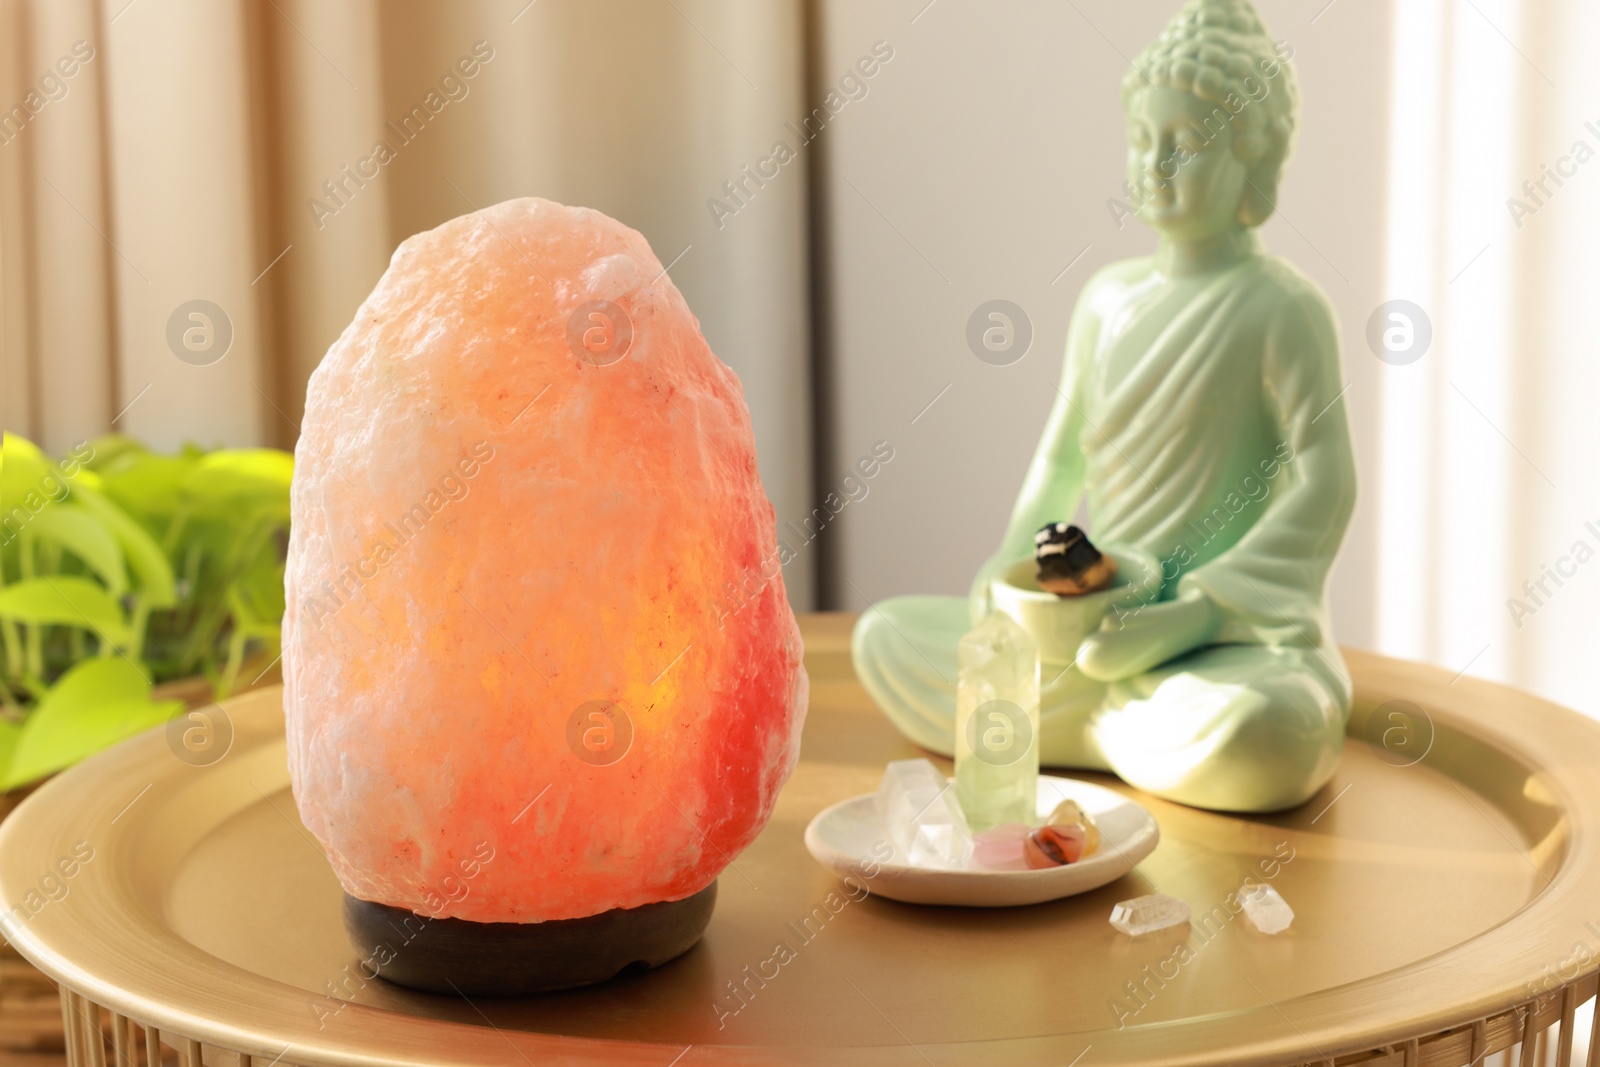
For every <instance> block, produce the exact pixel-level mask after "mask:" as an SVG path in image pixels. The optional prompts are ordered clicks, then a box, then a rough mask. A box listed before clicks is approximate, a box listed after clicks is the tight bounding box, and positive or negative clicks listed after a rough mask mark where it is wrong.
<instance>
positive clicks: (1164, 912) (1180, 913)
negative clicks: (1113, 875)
mask: <svg viewBox="0 0 1600 1067" xmlns="http://www.w3.org/2000/svg"><path fill="white" fill-rule="evenodd" d="M1188 921H1189V905H1188V904H1187V903H1185V902H1184V901H1181V900H1178V899H1177V898H1176V897H1169V896H1167V895H1165V894H1163V893H1151V894H1149V895H1147V896H1142V897H1134V898H1133V899H1132V900H1124V901H1123V902H1122V903H1120V904H1118V905H1117V906H1116V907H1114V908H1112V909H1111V925H1112V926H1115V927H1116V928H1117V929H1118V930H1121V931H1122V932H1123V933H1125V934H1127V935H1129V936H1130V937H1138V936H1139V935H1140V934H1148V933H1154V932H1155V931H1157V930H1165V929H1166V928H1167V927H1169V926H1179V925H1181V924H1183V923H1186V922H1188Z"/></svg>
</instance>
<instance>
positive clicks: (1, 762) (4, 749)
mask: <svg viewBox="0 0 1600 1067" xmlns="http://www.w3.org/2000/svg"><path fill="white" fill-rule="evenodd" d="M21 737H22V724H21V723H16V722H12V721H11V720H10V719H0V782H3V781H4V780H5V776H6V773H7V772H8V771H9V770H10V769H11V758H12V756H14V755H15V754H16V751H17V741H18V740H19V739H20V738H21Z"/></svg>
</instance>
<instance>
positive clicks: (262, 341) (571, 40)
mask: <svg viewBox="0 0 1600 1067" xmlns="http://www.w3.org/2000/svg"><path fill="white" fill-rule="evenodd" d="M803 36H804V34H803V14H802V6H801V0H762V2H761V3H758V4H757V3H748V2H743V0H584V2H582V3H577V2H566V0H532V2H530V0H452V2H450V3H438V2H430V0H382V2H379V0H131V2H130V0H101V2H97V0H0V108H5V109H7V110H6V111H5V113H4V114H3V115H0V338H3V346H4V347H3V354H0V359H3V363H0V371H3V374H0V422H3V424H4V426H5V427H6V428H7V429H11V430H15V431H18V432H21V433H24V434H26V435H29V436H31V437H34V438H36V439H38V440H39V441H40V442H41V443H42V444H43V445H44V446H46V447H47V448H48V449H50V450H64V449H66V448H68V447H70V445H71V444H72V443H73V442H75V441H77V440H80V439H83V438H87V437H92V436H94V435H96V434H100V433H104V432H105V431H106V430H107V429H108V428H114V429H117V430H120V431H124V432H127V433H131V434H135V435H137V436H139V437H141V438H143V439H145V440H147V441H149V442H151V443H153V444H154V445H157V446H159V447H163V448H173V447H176V446H178V445H180V444H181V443H183V442H184V441H191V440H192V441H197V442H200V443H202V444H224V443H225V444H253V443H268V444H275V445H280V446H285V447H288V446H290V445H292V444H293V442H294V439H295V436H296V433H297V430H296V426H297V422H298V419H299V417H300V410H301V404H302V400H303V396H304V388H305V381H306V377H307V376H308V375H309V374H310V372H311V370H312V368H313V367H315V366H316V364H317V362H318V360H319V359H320V358H321V356H322V353H323V352H324V351H325V350H326V348H327V346H328V345H329V344H330V343H331V342H332V341H333V340H334V338H336V337H337V336H338V334H339V332H340V330H342V329H343V327H344V326H345V324H346V323H348V322H349V320H350V318H351V316H352V315H353V313H354V311H355V309H356V307H357V305H358V304H359V303H360V301H361V299H362V298H363V297H364V296H365V295H366V293H367V292H368V291H369V290H370V288H371V287H372V285H373V283H374V282H375V281H376V280H377V278H378V276H379V275H380V274H381V273H382V271H383V269H384V267H385V265H386V263H387V261H388V257H389V255H390V253H391V252H392V251H393V249H394V247H395V245H396V244H398V243H399V241H400V240H401V239H403V238H404V237H405V236H407V235H409V234H411V233H414V232H416V231H418V230H421V229H425V228H428V227H431V226H434V225H437V224H438V223H440V222H442V221H444V220H445V219H448V218H451V217H453V216H456V215H460V214H464V213H466V212H469V211H472V210H473V209H475V208H478V207H482V206H485V205H487V204H492V203H495V202H497V201H499V200H503V199H507V198H510V197H515V196H524V195H540V196H545V197H548V198H551V199H555V200H560V201H563V202H567V203H581V204H586V205H588V206H591V207H595V208H598V209H600V210H602V211H605V212H607V213H608V214H611V215H613V216H615V217H617V218H619V219H621V220H622V221H624V222H626V223H628V224H629V225H632V226H634V227H635V228H637V229H639V230H640V231H641V232H643V233H644V234H645V236H646V237H647V238H649V240H650V242H651V244H652V245H653V246H654V248H655V250H656V253H657V255H659V256H660V258H661V260H662V262H663V263H670V264H671V274H672V277H673V279H674V281H675V282H676V283H677V285H678V286H679V288H680V289H682V290H683V292H684V294H685V296H686V297H687V299H688V301H689V304H690V306H692V307H693V308H694V309H695V311H696V313H697V314H698V315H699V317H700V319H701V323H702V326H703V327H704V329H705V332H706V336H707V338H708V339H709V341H710V342H711V346H712V348H713V349H714V350H715V351H716V352H717V354H718V355H719V356H721V358H722V359H723V360H724V361H726V362H727V363H728V364H730V365H731V366H732V367H733V368H734V369H735V370H736V371H737V372H738V373H739V375H740V377H741V379H742V380H743V382H744V386H745V392H746V397H747V399H748V400H749V403H750V408H751V412H752V415H753V418H754V422H755V427H756V436H757V448H758V451H759V454H760V459H761V465H762V475H763V479H764V481H765V483H766V485H767V488H768V492H769V494H770V495H771V496H772V498H773V502H774V504H775V506H776V507H777V509H778V514H779V518H780V520H782V519H785V518H792V519H796V520H799V519H800V518H802V517H803V516H804V515H805V514H807V513H808V511H809V510H810V508H811V503H812V502H811V499H810V498H811V495H812V489H811V446H812V429H811V428H812V414H811V411H812V408H811V389H810V380H811V378H810V370H809V351H810V338H809V312H808V310H807V288H808V275H807V269H808V268H807V236H806V202H807V194H806V173H805V167H806V161H805V160H803V159H802V160H799V161H798V162H796V163H794V164H790V165H788V166H785V167H784V168H783V170H782V172H781V173H780V174H779V176H778V177H777V178H776V179H774V180H772V181H769V182H767V183H766V184H765V185H763V186H761V187H759V188H756V187H754V186H750V185H748V184H747V188H750V189H753V190H754V193H753V195H751V196H749V197H747V199H746V203H745V204H744V205H743V206H741V207H740V210H739V211H738V214H737V216H736V217H728V216H726V215H723V216H722V217H721V218H719V217H718V215H717V213H714V212H713V211H712V210H711V208H710V205H709V203H708V202H709V201H710V200H712V198H714V197H719V196H720V197H721V198H722V199H723V200H724V202H726V201H727V197H726V194H725V193H724V191H723V183H724V182H726V181H729V180H738V179H739V178H740V177H741V168H742V167H743V166H744V165H746V164H752V165H753V164H754V163H755V162H756V161H757V160H759V159H761V158H762V157H764V156H767V155H768V154H769V153H770V151H771V147H772V144H773V142H774V141H776V140H778V139H779V138H780V137H781V136H783V132H784V123H785V122H787V121H792V120H794V119H795V118H796V116H799V115H801V114H803V108H802V106H801V101H802V99H803V97H804V57H803V43H804V42H803ZM379 141H384V142H386V143H387V144H388V145H389V147H390V149H391V150H392V152H389V153H381V154H380V153H376V152H375V147H376V145H377V143H378V142H379ZM380 155H381V156H382V158H379V157H380ZM391 155H392V158H389V157H390V156H391ZM191 301H207V302H209V304H210V305H215V308H217V309H220V315H221V317H220V318H219V317H218V316H217V314H215V313H214V312H212V311H210V310H209V309H208V308H206V307H201V314H202V315H204V316H205V318H204V319H198V320H197V319H191V318H189V317H188V316H189V312H190V311H191V310H193V309H192V308H188V307H186V305H188V304H189V303H190V302H191ZM175 313H176V314H177V320H178V321H177V329H178V335H179V337H180V338H181V337H182V334H183V331H184V330H185V329H189V328H191V327H196V328H200V329H201V330H202V333H200V334H198V335H194V344H195V346H196V347H195V349H193V350H189V352H188V358H179V357H178V356H177V355H175V354H174V345H173V344H172V343H171V340H170V339H169V332H170V331H169V328H170V327H171V325H172V322H173V320H174V316H175ZM213 319H215V320H216V321H212V320H213ZM206 331H210V332H206ZM227 332H231V345H230V347H229V348H228V350H227V352H226V354H225V355H223V356H222V357H221V358H218V359H213V358H212V357H213V356H215V354H216V348H215V346H216V345H218V344H219V343H220V342H219V341H218V338H220V337H222V336H224V335H225V334H226V333H227ZM208 345H209V346H211V347H207V346H208ZM178 347H179V348H182V347H183V345H182V344H181V343H180V344H179V345H178ZM812 567H813V560H812V559H811V558H810V557H809V556H802V557H801V558H799V559H797V560H795V562H794V563H793V564H792V565H791V567H790V568H789V570H788V571H787V572H786V577H787V580H788V582H789V585H790V589H791V596H792V597H793V598H794V599H795V601H796V603H797V606H809V604H810V603H811V589H812V586H813V581H814V579H813V574H812Z"/></svg>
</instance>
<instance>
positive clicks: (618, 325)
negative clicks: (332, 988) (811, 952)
mask: <svg viewBox="0 0 1600 1067" xmlns="http://www.w3.org/2000/svg"><path fill="white" fill-rule="evenodd" d="M575 338H576V339H577V340H575ZM624 342H625V343H624ZM292 514H293V533H292V535H291V539H290V546H289V560H288V568H287V580H286V586H287V604H288V610H287V613H286V617H285V619H284V655H283V664H284V675H285V688H284V707H285V713H286V717H287V728H288V758H289V770H290V774H291V779H292V782H293V785H294V790H295V798H296V802H297V804H298V807H299V810H300V815H301V818H302V819H303V820H304V822H305V826H306V828H307V829H308V830H309V831H310V832H311V833H312V834H314V835H315V836H316V838H317V839H318V840H319V841H320V842H321V843H322V845H323V847H324V848H325V850H326V852H327V855H328V858H329V860H330V861H331V863H332V866H333V868H334V872H335V874H336V875H337V876H338V879H339V881H340V883H341V885H342V886H343V888H344V889H345V891H346V892H347V893H349V894H350V895H351V896H354V897H357V898H360V899H362V900H367V901H372V902H375V903H380V904H388V905H391V906H395V907H402V908H409V909H410V910H412V911H415V912H419V913H424V914H430V915H440V916H444V917H451V918H460V919H467V920H473V921H477V922H522V923H532V922H540V921H544V920H556V919H569V918H580V917H583V916H589V915H596V914H599V913H602V912H606V911H608V910H611V909H614V908H632V907H637V906H640V905H644V904H650V903H655V902H663V901H674V900H681V899H683V898H685V897H689V896H692V895H693V894H695V893H697V892H699V891H700V890H702V889H704V888H706V887H707V886H708V885H710V884H711V882H712V881H713V880H715V878H716V877H717V875H718V873H719V872H721V871H722V870H723V868H724V867H725V866H726V865H727V864H728V863H729V862H730V859H731V858H732V857H736V856H737V855H738V854H739V852H740V851H741V850H743V849H744V848H745V847H746V846H747V845H749V844H750V842H751V841H752V840H753V839H754V838H755V836H756V834H757V833H758V832H759V831H760V830H761V827H762V826H763V824H764V823H765V822H766V821H767V818H768V816H769V815H770V814H771V812H772V808H773V804H774V802H775V800H776V798H777V795H778V790H779V788H780V787H781V786H782V785H783V783H784V781H785V780H786V779H787V778H788V776H789V773H790V771H791V770H792V769H793V768H794V765H795V761H796V759H797V758H798V755H799V738H800V730H801V725H802V720H803V719H804V715H805V706H806V676H805V671H804V669H803V668H802V666H801V643H800V635H799V630H798V628H797V627H796V624H795V619H794V616H793V614H792V612H791V611H790V610H789V604H788V599H787V597H786V595H785V592H784V583H783V574H782V571H781V568H780V567H779V558H778V551H777V547H778V546H777V536H776V529H775V524H774V516H773V508H772V505H771V504H770V503H769V502H768V500H767V497H766V495H765V494H764V493H763V491H762V488H761V482H760V479H759V476H758V473H757V469H756V453H755V439H754V437H753V434H752V432H751V426H750V414H749V410H748V409H747V407H746V406H745V401H744V394H743V391H742V389H741V388H740V385H739V381H738V379H737V378H736V377H735V376H734V373H733V371H731V370H730V369H729V368H728V367H727V366H725V365H724V364H723V363H722V362H721V361H720V360H718V359H717V357H716V356H715V355H714V354H713V353H712V351H711V349H710V348H709V347H708V346H707V344H706V341H705V338H704V337H703V336H702V335H701V333H700V328H699V324H698V323H697V322H696V320H695V317H694V315H693V313H692V312H691V311H690V309H689V307H688V305H687V304H686V303H685V302H684V299H683V296H682V295H681V294H680V293H679V292H678V289H677V287H676V286H675V285H674V284H673V280H672V278H671V277H670V276H669V275H667V274H666V273H665V271H664V270H663V269H662V264H661V262H660V261H659V260H658V259H657V258H656V256H655V254H654V253H653V252H652V251H651V250H650V246H649V244H648V243H647V242H646V241H645V239H644V238H643V237H642V236H641V235H640V234H638V233H637V232H635V231H634V230H632V229H629V228H628V227H626V226H624V225H622V224H621V223H619V222H617V221H615V220H613V219H611V218H608V217H606V216H605V215H603V214H601V213H599V212H597V211H591V210H588V209H585V208H570V207H564V206H562V205H560V204H555V203H551V202H549V201H546V200H538V199H519V200H511V201H508V202H506V203H503V204H498V205H495V206H493V207H488V208H485V209H484V210H482V211H479V212H475V213H473V214H471V215H466V216H462V217H460V218H457V219H454V220H451V221H449V222H446V223H444V224H443V225H441V226H439V227H438V228H437V229H434V230H431V231H428V232H426V233H421V234H418V235H416V236H414V237H411V238H410V239H408V240H406V241H405V242H403V243H402V244H401V245H400V247H399V249H398V250H397V251H396V252H395V254H394V257H393V259H392V260H391V262H390V264H389V268H388V270H387V271H386V272H385V274H384V275H383V277H382V279H381V280H380V281H379V282H378V284H377V287H376V288H375V289H374V290H373V292H372V294H371V295H370V296H369V297H368V298H367V300H366V302H365V303H363V304H362V306H361V308H360V310H359V311H358V312H357V313H356V316H355V320H354V321H353V322H352V323H351V324H350V326H348V327H347V328H346V329H345V331H344V333H343V335H342V336H341V337H340V338H339V339H338V340H337V341H335V342H334V344H333V346H332V347H331V348H330V349H329V350H328V353H327V355H326V357H325V358H324V359H323V360H322V363H321V365H320V366H319V367H318V368H317V370H316V372H315V373H314V374H313V375H312V377H311V382H310V386H309V389H308V392H307V396H306V407H305V420H304V424H303V433H302V435H301V437H300V441H299V446H298V448H297V449H296V465H295V477H294V483H293V491H292ZM608 731H610V733H609V734H608ZM608 736H609V737H614V738H618V739H621V740H617V741H616V747H615V749H614V750H612V749H609V748H608V749H606V750H605V751H597V750H595V749H594V748H593V746H592V745H591V744H590V739H591V738H592V737H600V738H602V739H604V738H605V737H608ZM575 739H581V743H580V740H575ZM607 744H610V742H607Z"/></svg>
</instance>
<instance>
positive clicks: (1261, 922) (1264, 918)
mask: <svg viewBox="0 0 1600 1067" xmlns="http://www.w3.org/2000/svg"><path fill="white" fill-rule="evenodd" d="M1239 903H1240V904H1242V905H1244V917H1245V918H1246V919H1249V920H1250V925H1251V926H1254V927H1255V928H1256V929H1257V930H1260V931H1261V932H1262V933H1264V934H1279V933H1282V932H1283V931H1285V930H1287V929H1289V924H1290V923H1292V922H1294V909H1293V908H1291V907H1289V902H1288V901H1286V900H1284V899H1283V895H1282V894H1281V893H1279V892H1278V891H1277V890H1276V889H1274V888H1272V887H1271V886H1270V885H1264V884H1262V883H1260V882H1246V883H1245V884H1244V887H1243V888H1242V889H1240V890H1239Z"/></svg>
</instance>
